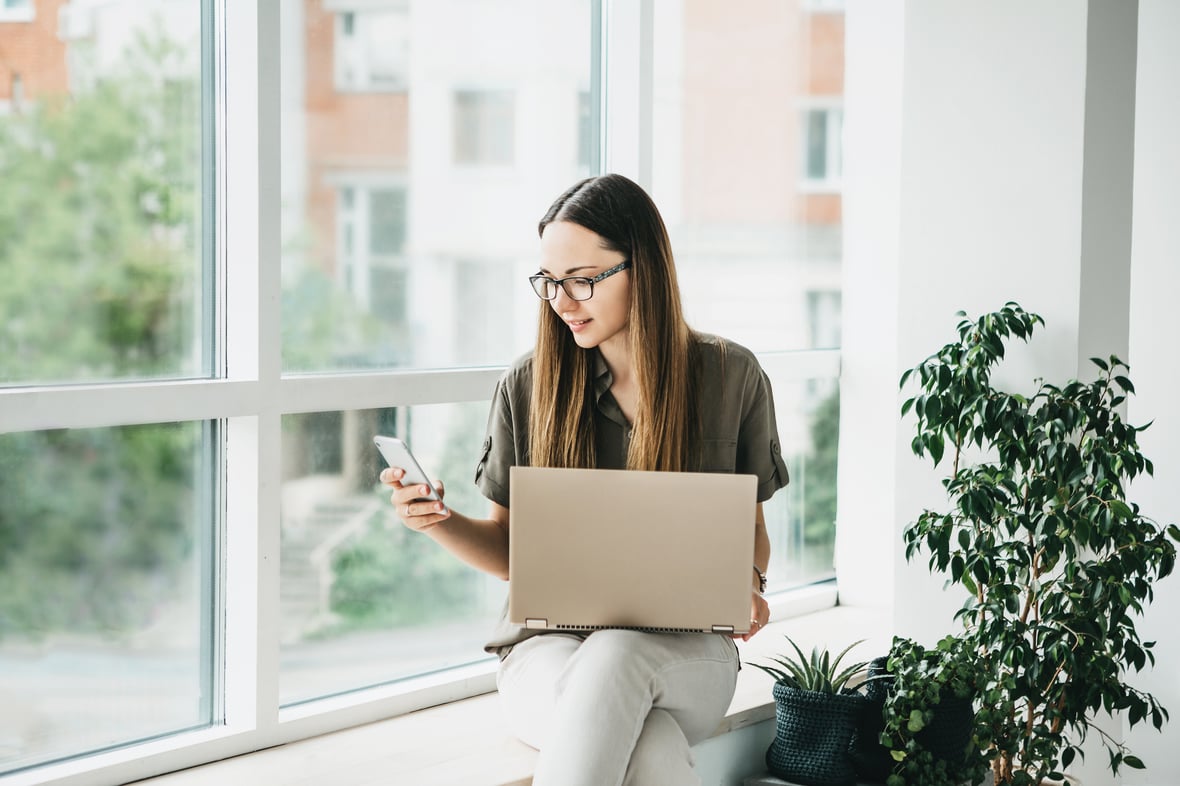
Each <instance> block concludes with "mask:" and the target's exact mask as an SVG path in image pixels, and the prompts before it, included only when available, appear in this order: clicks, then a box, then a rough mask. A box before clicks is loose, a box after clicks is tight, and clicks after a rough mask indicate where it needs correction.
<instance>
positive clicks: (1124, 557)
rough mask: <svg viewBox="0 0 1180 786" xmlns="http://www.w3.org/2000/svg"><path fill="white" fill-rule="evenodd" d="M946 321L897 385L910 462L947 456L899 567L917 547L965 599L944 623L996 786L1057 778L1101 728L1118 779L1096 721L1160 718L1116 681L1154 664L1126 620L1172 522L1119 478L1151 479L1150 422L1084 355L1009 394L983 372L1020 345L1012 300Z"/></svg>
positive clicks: (1158, 561)
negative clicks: (941, 339)
mask: <svg viewBox="0 0 1180 786" xmlns="http://www.w3.org/2000/svg"><path fill="white" fill-rule="evenodd" d="M959 316H960V317H961V321H960V322H959V326H958V340H957V341H953V342H951V343H949V344H947V345H946V346H944V347H943V348H942V349H940V350H939V351H938V352H936V353H935V354H933V355H931V356H930V357H929V358H927V359H926V360H924V361H923V362H922V363H921V364H919V365H918V366H916V367H915V368H913V369H910V370H909V371H907V372H905V374H904V375H903V376H902V378H901V385H902V387H903V388H904V387H905V385H906V384H907V382H909V381H910V380H914V381H916V382H917V385H918V392H917V394H916V395H914V396H913V397H911V398H909V399H907V400H906V401H905V403H904V404H903V405H902V409H901V412H902V416H903V417H904V416H905V415H907V413H913V416H914V417H915V418H916V420H917V429H916V434H915V436H914V438H913V442H912V448H913V451H914V453H915V454H916V455H918V456H919V457H926V458H929V459H930V460H931V461H932V462H933V463H934V465H935V466H938V465H940V464H941V463H942V461H943V460H944V459H948V460H949V464H950V474H949V475H948V476H947V477H946V478H945V479H944V481H943V485H944V487H945V488H946V493H947V497H948V502H949V510H945V511H934V510H926V511H924V512H923V513H922V514H921V515H920V516H919V517H918V518H917V520H916V521H914V522H913V523H911V524H910V525H909V526H907V527H906V528H905V531H904V539H905V543H906V557H907V559H909V558H912V557H913V556H914V555H916V554H918V553H919V552H922V551H925V552H926V553H927V554H928V555H929V557H928V564H929V567H930V569H931V570H932V571H936V572H938V573H940V574H943V575H945V576H946V577H947V579H948V584H949V585H957V586H959V587H961V588H962V589H963V590H965V592H966V598H965V600H964V604H963V607H962V608H961V609H960V611H959V612H958V613H957V615H956V617H957V619H959V620H960V621H961V622H962V623H963V624H964V626H965V631H964V632H963V633H962V634H960V636H961V638H962V639H963V640H964V643H965V644H966V645H967V646H968V647H970V649H971V650H973V651H974V653H975V654H976V662H977V665H978V669H979V674H980V679H981V684H980V686H979V687H980V692H979V704H980V707H979V712H978V715H977V735H978V737H979V740H978V741H979V743H980V744H981V745H984V746H986V747H987V748H988V750H989V755H990V757H991V760H992V770H993V773H994V776H995V782H996V783H997V784H1017V785H1018V786H1036V785H1037V784H1040V783H1041V782H1042V781H1044V780H1045V779H1054V780H1061V779H1062V778H1063V775H1062V772H1063V771H1064V769H1065V768H1067V767H1068V766H1069V764H1070V762H1071V761H1073V759H1074V758H1075V757H1076V756H1077V754H1078V753H1079V752H1080V746H1081V743H1082V741H1083V740H1084V739H1085V737H1086V735H1087V733H1088V732H1096V733H1099V734H1101V735H1102V741H1103V743H1104V745H1105V747H1106V748H1107V751H1108V754H1109V767H1110V769H1111V770H1112V771H1113V772H1114V773H1116V774H1117V773H1118V771H1119V768H1120V767H1121V766H1124V765H1125V766H1127V767H1131V768H1141V767H1143V762H1141V761H1140V760H1139V759H1138V758H1136V757H1135V756H1133V755H1132V754H1131V753H1130V751H1128V750H1127V748H1126V747H1125V745H1124V744H1123V743H1122V742H1120V741H1118V740H1115V739H1112V738H1111V737H1109V736H1107V735H1106V734H1104V733H1103V732H1102V729H1101V728H1100V727H1098V726H1097V725H1095V724H1094V715H1095V713H1097V712H1099V711H1101V710H1108V711H1119V712H1122V713H1123V716H1124V717H1125V719H1126V721H1127V723H1128V725H1129V726H1132V727H1133V726H1135V725H1137V724H1139V723H1141V722H1150V723H1151V725H1152V726H1154V727H1155V728H1156V729H1159V728H1161V727H1162V726H1163V724H1164V722H1165V720H1166V719H1167V717H1168V715H1167V712H1166V710H1165V709H1164V708H1163V707H1162V706H1160V704H1159V703H1158V702H1157V701H1156V699H1155V698H1154V697H1153V696H1151V695H1150V694H1148V693H1145V692H1143V691H1141V690H1139V689H1137V688H1136V687H1134V686H1133V685H1132V684H1131V682H1130V680H1131V679H1132V678H1133V674H1134V673H1135V672H1138V671H1140V670H1141V669H1143V668H1144V667H1145V666H1147V665H1148V664H1149V663H1151V664H1154V662H1155V655H1154V653H1153V651H1152V648H1153V643H1152V642H1144V641H1142V640H1141V638H1140V636H1139V634H1138V632H1137V631H1136V628H1135V620H1136V618H1137V617H1138V616H1139V615H1140V614H1141V613H1142V611H1143V609H1144V607H1145V606H1146V605H1147V604H1148V603H1150V602H1151V599H1152V596H1153V584H1154V582H1155V581H1158V580H1159V579H1162V578H1164V577H1165V576H1167V575H1168V574H1169V573H1171V572H1172V569H1173V567H1174V565H1175V561H1176V547H1175V545H1174V544H1173V541H1180V528H1177V527H1176V525H1174V524H1173V525H1171V526H1168V527H1166V528H1164V527H1161V526H1159V525H1157V524H1156V523H1155V522H1154V521H1152V520H1151V519H1149V518H1147V517H1146V516H1144V515H1143V513H1142V512H1141V511H1140V509H1139V506H1138V505H1136V504H1134V503H1132V502H1130V501H1129V500H1128V499H1127V486H1128V483H1129V482H1130V481H1131V480H1132V479H1134V478H1135V477H1137V476H1139V475H1141V474H1151V472H1152V465H1151V462H1150V461H1149V460H1148V459H1147V458H1146V457H1145V456H1144V455H1143V454H1142V453H1141V452H1140V450H1139V445H1138V441H1137V436H1138V434H1139V433H1140V432H1142V431H1143V430H1144V429H1145V428H1147V426H1133V425H1130V424H1128V423H1126V422H1125V421H1124V420H1123V416H1122V413H1121V405H1122V404H1123V402H1124V401H1125V400H1126V397H1127V396H1128V395H1129V394H1132V393H1133V392H1134V386H1133V385H1132V384H1131V381H1130V379H1128V378H1127V376H1126V372H1127V366H1126V365H1125V364H1124V363H1123V362H1122V361H1121V360H1119V359H1118V358H1117V357H1113V356H1112V357H1110V358H1109V359H1108V360H1103V359H1100V358H1093V359H1092V362H1093V364H1094V366H1095V368H1096V378H1095V379H1094V380H1092V381H1089V382H1082V381H1078V380H1070V381H1068V382H1065V383H1064V384H1061V385H1053V384H1049V383H1047V382H1044V381H1043V380H1038V381H1037V382H1038V384H1037V387H1036V390H1035V391H1034V392H1033V393H1032V394H1031V395H1020V394H1018V393H1012V392H1007V391H1004V390H1001V389H999V388H997V387H996V386H994V385H993V384H992V380H991V372H992V370H993V368H994V366H995V365H996V364H997V363H998V362H999V361H1000V360H1001V359H1002V358H1003V357H1004V342H1005V341H1006V340H1008V339H1009V338H1010V337H1012V336H1015V337H1017V338H1020V339H1023V340H1026V341H1027V340H1028V339H1029V337H1030V336H1031V335H1032V333H1033V329H1034V328H1035V327H1036V326H1037V325H1043V324H1044V320H1042V319H1041V317H1039V316H1037V315H1036V314H1031V313H1028V312H1025V311H1024V310H1023V309H1022V308H1021V307H1020V306H1019V305H1017V304H1015V303H1008V304H1006V305H1005V306H1004V307H1003V308H1002V309H1001V310H999V311H996V312H994V313H990V314H984V315H983V316H981V317H979V318H978V319H976V320H971V319H967V318H966V315H965V314H963V313H962V312H960V314H959ZM1169 538H1170V539H1169Z"/></svg>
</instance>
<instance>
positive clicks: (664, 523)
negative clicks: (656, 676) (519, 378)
mask: <svg viewBox="0 0 1180 786" xmlns="http://www.w3.org/2000/svg"><path fill="white" fill-rule="evenodd" d="M510 480H511V485H510V493H509V500H510V503H509V515H510V522H509V527H510V533H511V534H510V538H509V549H508V551H509V557H508V559H509V578H510V581H509V585H508V616H509V619H510V620H511V621H512V622H513V623H516V624H518V625H524V626H526V627H528V628H538V629H545V630H596V629H600V628H639V629H644V630H657V631H667V632H717V633H746V632H748V630H749V627H750V590H751V588H752V585H751V580H752V566H753V559H754V513H755V510H756V506H757V482H758V479H757V478H756V477H755V476H754V475H729V474H714V473H693V472H638V471H629V470H628V471H624V470H605V469H548V468H540V467H513V468H512V470H511V476H510Z"/></svg>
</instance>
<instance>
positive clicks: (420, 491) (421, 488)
mask: <svg viewBox="0 0 1180 786" xmlns="http://www.w3.org/2000/svg"><path fill="white" fill-rule="evenodd" d="M418 493H419V494H425V493H426V487H425V486H419V487H418Z"/></svg>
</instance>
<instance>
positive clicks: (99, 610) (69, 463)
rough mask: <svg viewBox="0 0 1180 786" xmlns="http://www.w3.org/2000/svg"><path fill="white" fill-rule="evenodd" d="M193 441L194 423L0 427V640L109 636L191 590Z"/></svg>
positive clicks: (145, 620)
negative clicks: (187, 570) (63, 634)
mask: <svg viewBox="0 0 1180 786" xmlns="http://www.w3.org/2000/svg"><path fill="white" fill-rule="evenodd" d="M200 444H201V426H200V424H196V423H181V424H170V425H152V426H127V427H123V428H109V429H87V430H72V431H64V430H63V431H41V432H31V433H22V434H6V435H0V500H3V504H0V638H3V637H6V636H10V635H12V634H15V633H20V634H24V635H26V636H33V637H37V636H40V635H43V634H46V633H50V632H53V631H58V630H68V631H71V632H74V633H90V632H101V633H105V634H109V635H118V634H119V633H120V632H121V631H124V630H128V629H133V628H139V627H143V626H145V625H148V624H150V623H151V622H153V621H154V620H155V618H156V614H157V612H158V611H159V610H160V609H161V608H162V607H163V606H164V605H165V604H166V603H167V602H168V601H170V600H174V599H175V598H176V597H177V596H178V595H179V594H181V593H182V592H184V591H185V590H186V589H188V590H191V586H192V581H193V580H194V578H193V577H192V576H190V577H189V579H188V583H187V584H186V583H185V579H184V576H183V568H184V567H185V566H186V565H190V564H191V562H190V560H191V558H192V556H193V554H192V552H193V549H194V545H195V544H194V541H195V538H194V525H193V522H194V520H195V519H196V513H197V511H196V507H195V505H196V502H195V500H194V498H193V486H194V484H193V473H194V469H195V467H194V459H195V456H196V455H197V449H198V447H199V445H200ZM205 531H207V530H205Z"/></svg>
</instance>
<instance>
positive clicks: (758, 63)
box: [652, 0, 844, 352]
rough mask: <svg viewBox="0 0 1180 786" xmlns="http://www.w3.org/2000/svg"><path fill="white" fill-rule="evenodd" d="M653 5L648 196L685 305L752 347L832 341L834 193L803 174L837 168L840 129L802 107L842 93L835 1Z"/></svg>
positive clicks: (837, 250) (837, 235)
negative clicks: (820, 9)
mask: <svg viewBox="0 0 1180 786" xmlns="http://www.w3.org/2000/svg"><path fill="white" fill-rule="evenodd" d="M655 14H656V18H655V48H654V69H655V75H654V79H655V84H654V90H655V96H656V101H655V106H654V116H653V123H654V128H655V134H654V136H655V139H657V140H659V144H657V145H655V146H654V148H653V156H654V160H653V167H654V168H653V186H652V188H653V194H652V196H653V197H654V199H655V201H656V204H657V205H659V207H660V210H661V212H662V213H663V215H664V219H665V221H666V222H667V223H668V229H669V232H670V234H671V236H672V246H673V249H674V251H675V254H676V262H677V270H678V273H679V277H680V285H681V290H682V293H683V296H684V299H685V308H686V311H687V314H688V318H689V319H690V321H691V323H692V324H693V326H694V327H696V328H697V329H699V330H704V331H706V332H710V333H718V334H720V335H723V336H726V337H728V338H732V339H734V340H735V341H738V342H739V343H742V344H744V345H746V346H747V347H749V348H750V349H753V350H755V351H758V352H763V351H777V350H793V349H810V348H815V347H820V346H825V347H826V346H831V343H830V342H831V339H832V337H833V334H832V331H831V330H829V329H825V328H823V327H822V326H821V327H820V328H818V329H817V327H816V323H817V322H818V321H823V322H831V321H832V320H833V319H834V320H835V322H836V323H837V324H838V322H839V309H838V304H839V300H838V298H837V299H835V300H833V299H832V298H831V297H830V293H839V291H840V267H841V256H842V243H841V221H842V219H841V211H842V208H841V195H840V192H839V189H838V185H834V186H833V185H832V184H830V183H829V182H828V181H827V180H825V189H824V192H823V193H816V192H815V189H814V188H813V187H812V185H811V184H810V183H809V182H808V181H809V178H812V177H825V178H832V177H834V176H837V175H838V166H839V164H838V162H839V161H840V154H839V150H838V149H837V148H838V147H839V143H840V134H839V133H838V132H839V123H838V118H836V119H833V117H832V116H830V115H829V114H828V110H826V109H825V110H823V111H817V112H811V111H810V110H813V109H815V108H816V107H817V106H822V107H835V106H839V104H840V102H841V100H842V95H843V92H844V15H843V13H811V12H809V11H806V10H800V8H799V7H798V5H797V4H791V3H766V2H762V3H758V4H757V6H756V8H751V9H747V12H746V13H740V14H735V13H733V12H732V9H731V8H729V7H728V6H727V5H726V4H724V3H713V2H708V1H707V0H679V1H678V2H671V1H670V2H667V3H664V2H660V3H656V4H655ZM809 121H814V122H813V123H812V122H809ZM806 130H810V131H811V134H810V135H809V138H808V139H807V140H804V139H802V138H801V136H802V135H803V134H804V132H805V131H806ZM821 293H823V296H821ZM833 305H835V306H836V310H835V311H834V312H833V311H832V306H833ZM816 309H822V310H823V313H822V314H816V313H814V312H815V310H816Z"/></svg>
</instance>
